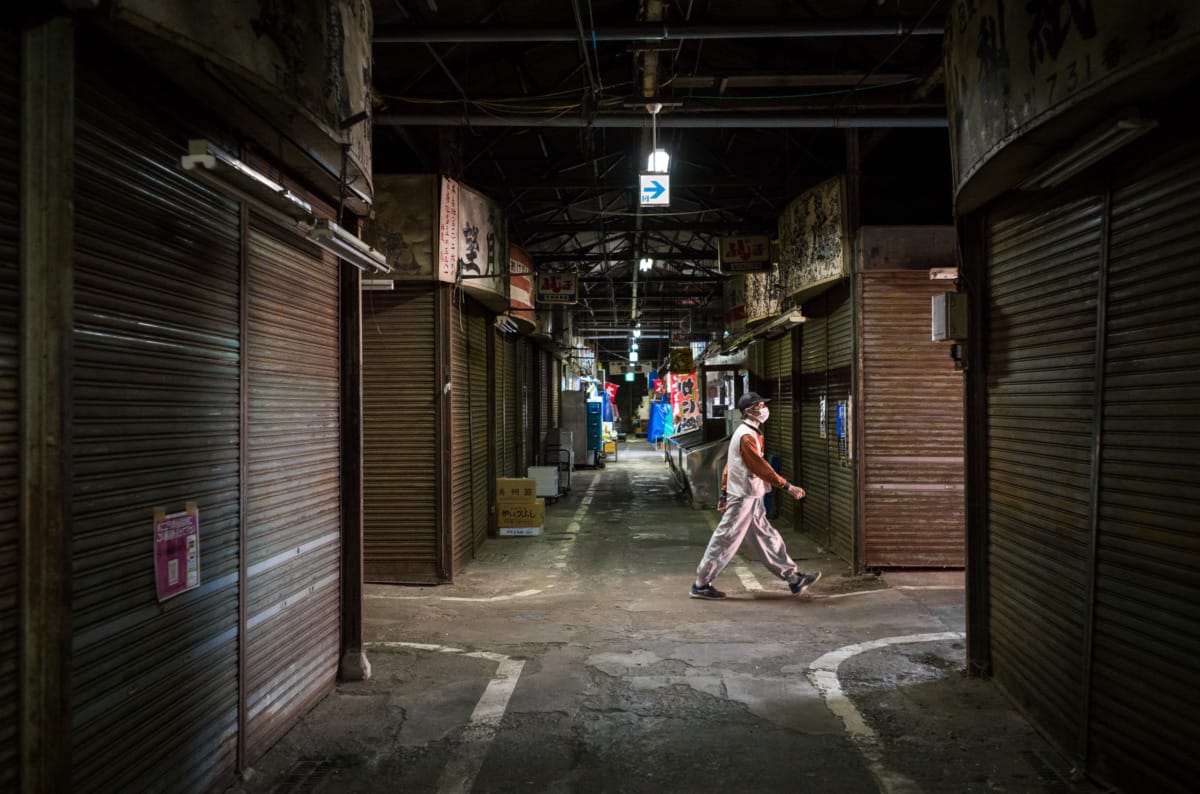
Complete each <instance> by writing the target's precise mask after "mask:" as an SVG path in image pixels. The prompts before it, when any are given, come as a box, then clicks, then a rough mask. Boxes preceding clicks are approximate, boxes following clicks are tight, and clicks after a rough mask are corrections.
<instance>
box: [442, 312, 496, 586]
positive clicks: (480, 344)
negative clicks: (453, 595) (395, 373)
mask: <svg viewBox="0 0 1200 794" xmlns="http://www.w3.org/2000/svg"><path fill="white" fill-rule="evenodd" d="M482 311H483V310H482V309H480V308H479V307H477V306H476V305H475V303H474V301H473V300H472V299H470V298H468V297H466V296H465V295H463V294H461V293H459V294H456V295H455V298H454V313H453V317H452V318H451V328H450V366H451V382H452V384H453V385H452V387H451V390H450V395H451V404H452V407H451V413H452V417H451V426H452V438H451V444H452V447H451V449H452V453H451V459H452V463H451V479H450V482H451V488H452V489H453V490H452V494H451V502H452V505H453V517H452V525H453V534H452V536H451V543H452V556H453V568H452V574H453V575H457V574H458V572H459V571H461V570H462V568H463V566H464V565H466V563H467V561H468V560H470V559H471V557H472V556H473V554H474V551H475V548H476V545H477V543H478V542H480V540H481V539H482V538H483V537H486V536H487V523H488V514H487V509H488V508H487V504H488V493H489V491H488V480H487V440H488V438H489V437H490V430H489V428H488V426H487V400H488V389H487V325H486V321H485V320H484V319H483V316H482ZM480 348H482V349H480Z"/></svg>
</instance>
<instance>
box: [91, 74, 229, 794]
mask: <svg viewBox="0 0 1200 794" xmlns="http://www.w3.org/2000/svg"><path fill="white" fill-rule="evenodd" d="M108 72H109V67H108V66H104V65H98V64H96V63H94V62H91V61H89V60H88V59H87V58H86V57H85V56H84V55H81V58H80V62H79V68H78V70H77V74H78V75H79V82H78V85H77V93H76V96H77V105H78V112H77V137H76V182H75V209H76V237H75V242H76V263H75V309H74V322H75V331H74V337H73V341H74V348H75V357H74V376H73V379H72V384H71V402H72V404H73V407H74V416H73V420H72V433H73V439H74V441H73V456H72V469H73V471H72V478H73V495H72V504H71V511H72V514H73V532H72V566H73V575H72V583H73V597H72V604H71V610H72V616H73V638H72V649H71V650H72V659H71V667H72V692H71V703H72V725H73V730H72V737H71V740H72V770H71V773H72V778H73V785H72V790H74V791H78V792H87V791H135V790H143V789H150V788H156V787H159V786H161V785H162V784H163V781H165V780H170V781H172V785H173V786H175V787H177V788H179V789H182V790H189V791H198V790H205V789H209V788H214V787H217V788H220V787H223V786H222V785H221V784H222V783H228V782H232V775H233V771H234V767H235V764H236V749H237V748H236V745H237V731H238V722H237V718H238V681H237V671H238V581H237V576H238V535H239V531H240V528H241V520H240V516H239V502H240V489H239V449H240V442H239V438H240V422H239V417H240V399H239V394H240V392H239V367H240V355H241V344H240V338H239V330H238V328H239V320H240V301H239V297H238V293H239V247H240V241H239V232H238V229H239V215H238V208H237V206H236V205H235V204H234V203H232V202H231V201H228V200H226V199H224V198H222V197H220V196H218V195H216V194H215V193H213V192H212V191H210V190H208V189H206V188H204V187H203V186H201V185H199V184H198V183H196V182H195V181H193V180H192V179H190V178H188V177H186V176H185V175H183V174H182V173H181V172H179V170H178V169H177V168H176V165H175V163H176V162H177V160H178V157H179V155H180V153H181V152H182V150H183V145H184V142H185V141H186V140H187V139H188V137H195V132H194V131H191V130H187V129H184V128H182V127H175V126H174V121H173V119H175V118H178V116H177V115H176V111H174V110H173V109H172V107H171V104H170V100H169V95H167V96H168V98H167V99H165V100H163V101H160V99H161V96H160V95H156V94H154V93H153V86H152V85H150V84H149V83H148V82H147V81H146V80H144V79H139V80H138V81H137V82H136V83H132V82H124V81H122V83H121V84H122V85H135V84H136V85H137V96H136V97H130V96H128V95H126V94H125V93H123V91H122V90H120V89H118V88H117V87H116V85H115V84H113V83H108V82H106V81H105V77H103V75H105V74H106V73H108ZM114 83H115V79H114ZM152 97H153V98H152ZM189 133H190V134H189ZM187 501H195V502H197V503H198V506H199V509H200V574H201V586H200V587H199V588H197V589H195V590H191V591H189V592H186V593H183V594H180V595H177V596H175V597H174V598H172V599H171V600H169V601H166V602H164V603H162V604H159V603H158V602H157V601H156V599H155V583H154V559H153V542H152V537H153V535H152V519H153V515H154V510H155V508H156V507H163V508H166V509H167V510H168V511H175V510H181V509H183V507H184V504H185V502H187ZM167 736H169V737H170V742H169V746H167V745H164V742H163V737H167Z"/></svg>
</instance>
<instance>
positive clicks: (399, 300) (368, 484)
mask: <svg viewBox="0 0 1200 794" xmlns="http://www.w3.org/2000/svg"><path fill="white" fill-rule="evenodd" d="M362 302H363V568H364V571H365V577H366V579H367V580H368V581H371V582H387V583H392V584H402V583H417V584H432V583H435V582H437V581H438V568H439V566H438V549H439V543H438V539H439V532H438V527H439V521H438V512H437V511H438V489H439V484H438V479H437V457H438V454H437V453H438V449H439V447H440V446H441V442H440V440H439V439H438V434H437V396H438V383H437V368H436V363H435V341H436V336H435V329H436V328H437V322H436V317H435V311H436V308H435V307H436V304H435V300H434V289H433V285H432V284H428V283H423V284H407V283H404V282H399V281H398V282H396V284H395V289H394V290H393V291H389V292H364V293H363V294H362Z"/></svg>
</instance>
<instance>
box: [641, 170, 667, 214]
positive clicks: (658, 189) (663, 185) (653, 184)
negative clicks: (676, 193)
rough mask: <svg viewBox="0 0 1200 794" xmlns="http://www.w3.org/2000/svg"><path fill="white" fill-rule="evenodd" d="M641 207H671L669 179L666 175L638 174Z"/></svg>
mask: <svg viewBox="0 0 1200 794" xmlns="http://www.w3.org/2000/svg"><path fill="white" fill-rule="evenodd" d="M638 179H639V180H640V184H641V188H642V192H641V204H642V206H643V207H668V206H670V205H671V177H670V175H668V174H639V175H638Z"/></svg>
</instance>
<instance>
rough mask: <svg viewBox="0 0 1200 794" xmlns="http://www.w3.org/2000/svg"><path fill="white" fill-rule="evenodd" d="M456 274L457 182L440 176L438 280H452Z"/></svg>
mask: <svg viewBox="0 0 1200 794" xmlns="http://www.w3.org/2000/svg"><path fill="white" fill-rule="evenodd" d="M457 275H458V183H457V182H455V181H454V180H453V179H446V178H445V177H443V178H442V201H441V206H440V207H439V208H438V280H439V281H449V282H451V283H453V282H454V280H455V277H456V276H457Z"/></svg>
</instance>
